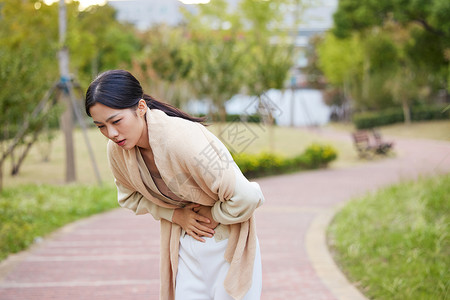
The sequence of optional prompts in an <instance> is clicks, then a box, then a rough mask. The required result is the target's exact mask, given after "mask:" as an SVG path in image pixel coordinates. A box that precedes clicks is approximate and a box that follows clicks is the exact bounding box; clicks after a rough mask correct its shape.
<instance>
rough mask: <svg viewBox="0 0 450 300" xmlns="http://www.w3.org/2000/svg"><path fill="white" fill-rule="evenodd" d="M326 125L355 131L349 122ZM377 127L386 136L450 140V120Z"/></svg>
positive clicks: (341, 129)
mask: <svg viewBox="0 0 450 300" xmlns="http://www.w3.org/2000/svg"><path fill="white" fill-rule="evenodd" d="M327 127H330V128H332V129H335V130H339V131H345V132H353V131H356V129H355V126H354V125H353V124H351V123H330V124H328V125H327ZM377 129H378V130H380V132H381V134H383V135H386V136H396V137H403V138H415V139H417V138H420V139H432V140H441V141H450V120H443V121H442V120H441V121H427V122H417V123H411V124H409V125H406V124H394V125H388V126H382V127H378V128H377Z"/></svg>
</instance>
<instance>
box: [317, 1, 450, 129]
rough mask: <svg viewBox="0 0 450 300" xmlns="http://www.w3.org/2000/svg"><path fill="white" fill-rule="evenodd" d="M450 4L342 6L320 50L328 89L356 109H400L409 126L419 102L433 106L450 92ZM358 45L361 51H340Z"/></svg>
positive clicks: (364, 3) (351, 3)
mask: <svg viewBox="0 0 450 300" xmlns="http://www.w3.org/2000/svg"><path fill="white" fill-rule="evenodd" d="M449 3H450V2H448V1H446V0H432V1H413V0H394V1H387V0H382V1H356V0H342V1H339V4H338V9H337V11H336V13H335V14H334V28H333V30H332V34H330V35H328V36H327V37H326V39H325V42H324V43H323V45H322V47H321V48H325V49H322V50H321V52H322V53H321V57H320V61H321V68H322V70H323V71H324V73H325V74H326V76H327V78H328V80H329V82H330V84H332V85H334V86H336V87H338V88H341V89H343V91H344V93H345V96H346V98H347V99H351V101H352V102H353V103H352V104H353V107H354V108H356V110H379V109H384V108H388V107H392V106H393V105H397V106H399V107H400V106H401V107H403V109H404V114H405V115H406V120H405V121H408V110H409V107H410V106H412V105H414V101H415V98H417V97H418V98H422V99H424V98H426V99H428V100H429V102H431V101H432V100H434V98H436V95H437V94H438V93H439V91H440V90H443V89H447V90H448V86H449V82H448V79H449V78H450V72H449V70H450V67H449V61H450V60H449V57H450V56H449V55H448V54H447V55H446V53H448V49H449V48H450V42H449V41H450V30H449V29H448V28H449V24H450V23H449V22H450V21H449V20H448V18H447V19H445V20H444V19H443V14H444V13H448V12H450V4H449ZM355 40H356V41H358V44H357V46H356V47H357V48H358V49H359V52H356V51H354V50H353V49H352V48H351V47H342V45H344V44H350V41H355ZM349 54H350V58H349V59H347V58H348V56H349ZM354 54H356V55H354ZM352 55H354V57H352ZM339 57H341V58H342V59H343V61H338V60H337V58H339ZM361 58H362V60H361ZM355 70H356V71H355Z"/></svg>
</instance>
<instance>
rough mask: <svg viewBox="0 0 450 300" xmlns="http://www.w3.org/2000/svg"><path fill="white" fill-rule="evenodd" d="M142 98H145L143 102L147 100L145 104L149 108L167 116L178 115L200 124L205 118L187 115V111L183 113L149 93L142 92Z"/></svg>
mask: <svg viewBox="0 0 450 300" xmlns="http://www.w3.org/2000/svg"><path fill="white" fill-rule="evenodd" d="M142 98H143V99H144V100H145V102H147V106H148V107H149V108H150V109H159V110H161V111H163V112H164V113H165V114H166V115H168V116H171V117H178V118H182V119H186V120H189V121H192V122H198V123H202V124H203V123H204V122H205V120H206V118H197V117H193V116H191V115H189V114H188V113H185V112H184V111H182V110H180V109H178V108H176V107H175V106H172V105H170V104H168V103H164V102H161V101H158V100H156V99H155V98H153V97H152V96H150V95H147V94H144V96H143V97H142Z"/></svg>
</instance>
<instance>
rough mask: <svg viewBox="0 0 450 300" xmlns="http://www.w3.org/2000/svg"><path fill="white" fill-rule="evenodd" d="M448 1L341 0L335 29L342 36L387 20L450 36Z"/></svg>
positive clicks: (378, 24) (336, 15) (335, 18)
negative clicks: (412, 23) (419, 25)
mask: <svg viewBox="0 0 450 300" xmlns="http://www.w3.org/2000/svg"><path fill="white" fill-rule="evenodd" d="M449 14H450V3H449V2H448V1H446V0H428V1H412V0H381V1H358V0H341V1H339V5H338V9H337V11H336V13H335V15H334V22H335V26H336V28H335V33H336V35H337V36H340V37H343V36H348V34H349V33H350V32H351V31H353V30H357V31H362V30H364V29H368V28H371V27H376V26H381V25H382V24H384V23H385V22H386V21H388V20H391V19H393V20H395V21H396V22H399V23H401V24H403V25H406V24H408V23H410V22H417V23H419V24H421V25H422V26H423V27H424V28H425V29H426V30H428V31H430V32H432V33H434V34H438V35H443V36H447V38H448V37H449V36H450V20H449V19H448V15H449Z"/></svg>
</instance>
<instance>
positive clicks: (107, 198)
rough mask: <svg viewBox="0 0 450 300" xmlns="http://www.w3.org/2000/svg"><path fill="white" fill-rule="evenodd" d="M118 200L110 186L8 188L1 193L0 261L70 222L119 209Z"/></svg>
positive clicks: (30, 186)
mask: <svg viewBox="0 0 450 300" xmlns="http://www.w3.org/2000/svg"><path fill="white" fill-rule="evenodd" d="M115 199H116V192H115V189H114V188H113V187H111V186H104V187H95V186H80V185H72V186H50V185H39V186H36V185H27V186H20V187H16V188H5V189H4V190H3V191H2V192H0V224H1V226H0V260H2V259H4V258H5V257H6V256H7V255H8V254H10V253H15V252H18V251H21V250H23V249H25V248H27V247H29V246H30V245H31V244H32V243H33V241H34V240H35V239H36V238H37V237H43V236H45V235H47V234H49V233H50V232H52V231H53V230H55V229H57V228H59V227H61V226H63V225H65V224H67V223H69V222H73V221H75V220H77V219H80V218H83V217H87V216H89V215H92V214H96V213H100V212H103V211H105V210H108V209H111V208H114V207H117V206H118V205H117V201H116V200H115Z"/></svg>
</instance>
